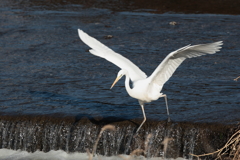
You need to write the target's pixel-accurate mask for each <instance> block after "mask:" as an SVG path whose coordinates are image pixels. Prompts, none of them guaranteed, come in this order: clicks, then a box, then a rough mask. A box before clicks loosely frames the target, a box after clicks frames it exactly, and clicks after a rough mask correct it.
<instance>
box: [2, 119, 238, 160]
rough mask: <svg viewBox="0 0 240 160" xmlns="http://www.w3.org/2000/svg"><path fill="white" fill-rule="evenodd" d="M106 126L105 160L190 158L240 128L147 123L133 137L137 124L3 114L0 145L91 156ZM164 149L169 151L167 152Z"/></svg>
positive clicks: (103, 140) (101, 148) (100, 150)
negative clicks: (115, 158)
mask: <svg viewBox="0 0 240 160" xmlns="http://www.w3.org/2000/svg"><path fill="white" fill-rule="evenodd" d="M106 124H111V125H114V126H115V127H116V131H104V132H103V134H102V136H101V138H100V140H99V142H98V144H97V151H96V152H97V153H98V154H101V155H106V156H110V155H118V154H129V153H131V152H132V151H134V150H135V149H143V150H145V151H146V155H147V156H149V157H153V156H154V157H156V156H157V157H159V156H166V157H171V158H176V157H184V158H189V157H190V155H189V153H194V154H203V153H209V152H213V151H215V150H217V149H219V148H220V147H222V146H223V145H224V144H225V143H226V142H227V140H228V138H229V137H230V136H231V135H232V134H233V132H234V131H235V129H236V126H234V125H222V124H207V123H204V124H203V123H191V122H171V123H167V122H165V121H160V122H156V121H147V122H146V123H145V124H144V126H143V128H142V129H141V130H140V131H139V133H138V134H134V132H135V131H136V128H137V127H138V124H140V121H138V120H121V119H117V118H114V117H112V118H108V120H104V119H103V120H101V119H100V120H99V119H98V120H96V119H89V118H87V117H61V116H59V115H58V116H56V115H46V116H34V115H29V116H24V115H22V116H9V115H2V116H0V146H1V148H8V149H14V150H18V149H20V150H26V151H29V152H34V151H36V150H40V151H44V152H48V151H50V150H64V151H67V152H86V150H87V149H89V150H90V151H92V148H93V146H94V144H95V142H96V139H97V137H98V135H99V133H100V130H101V128H102V127H103V126H104V125H106ZM149 135H150V136H149ZM164 140H165V142H166V140H168V143H165V144H164V143H162V142H163V141H164ZM146 144H147V148H146ZM166 144H167V146H166ZM164 145H165V147H167V150H166V151H165V152H164ZM209 158H210V159H211V157H209Z"/></svg>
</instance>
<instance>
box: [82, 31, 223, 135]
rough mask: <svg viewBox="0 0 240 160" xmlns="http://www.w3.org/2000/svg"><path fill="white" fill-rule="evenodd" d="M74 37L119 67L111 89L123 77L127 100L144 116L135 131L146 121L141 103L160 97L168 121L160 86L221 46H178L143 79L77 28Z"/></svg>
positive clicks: (129, 64) (126, 62)
mask: <svg viewBox="0 0 240 160" xmlns="http://www.w3.org/2000/svg"><path fill="white" fill-rule="evenodd" d="M78 34H79V37H80V39H81V40H82V41H83V42H84V43H85V44H86V45H88V46H89V47H90V48H92V49H91V50H89V52H90V53H92V54H93V55H95V56H99V57H101V58H105V59H106V60H108V61H109V62H112V63H113V64H115V65H117V66H118V67H119V68H121V70H120V71H119V72H118V75H117V78H116V80H115V81H114V82H113V84H112V86H111V88H112V87H113V86H114V85H115V84H116V83H117V81H118V80H119V79H120V78H122V77H123V76H124V75H125V76H126V79H125V88H126V90H127V92H128V94H129V95H130V96H131V97H133V98H135V99H138V102H139V104H140V106H141V108H142V113H143V117H144V119H143V121H142V123H141V125H140V126H139V127H138V129H137V132H138V131H139V129H140V128H141V127H142V125H143V124H144V122H145V121H146V115H145V111H144V104H145V103H148V102H151V101H155V100H157V99H159V98H161V97H164V98H165V103H166V108H167V114H168V118H169V111H168V104H167V95H166V94H163V93H160V92H161V90H162V87H163V85H164V83H166V82H167V81H168V79H169V78H170V77H171V76H172V74H173V73H174V71H175V70H176V69H177V68H178V66H179V65H180V64H181V63H182V62H183V61H184V60H185V59H187V58H193V57H199V56H202V55H206V54H214V53H216V52H217V51H219V50H220V48H222V47H221V45H222V44H223V43H222V41H219V42H215V43H207V44H198V45H194V46H191V45H188V46H185V47H182V48H180V49H178V50H176V51H174V52H171V53H170V54H169V55H168V56H167V57H166V58H165V59H164V60H163V61H162V62H161V63H160V65H159V66H158V67H157V68H156V69H155V71H154V72H153V73H152V75H151V76H149V77H147V75H146V74H145V73H144V72H143V71H142V70H140V69H139V68H138V67H137V66H136V65H135V64H134V63H132V62H131V61H130V60H128V59H127V58H125V57H123V56H122V55H120V54H118V53H116V52H114V51H113V50H111V49H110V48H108V47H107V46H105V45H103V44H102V43H101V42H99V41H98V40H96V39H95V38H93V37H91V36H89V35H88V34H86V33H85V32H83V31H82V30H80V29H78ZM130 80H131V81H132V83H133V87H132V88H131V87H130V86H129V81H130Z"/></svg>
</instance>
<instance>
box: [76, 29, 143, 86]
mask: <svg viewBox="0 0 240 160" xmlns="http://www.w3.org/2000/svg"><path fill="white" fill-rule="evenodd" d="M78 34H79V37H80V39H81V40H82V41H83V42H84V43H85V44H86V45H88V46H89V47H90V48H92V49H91V50H89V52H91V53H92V54H93V55H95V56H99V57H102V58H105V59H106V60H108V61H109V62H112V63H113V64H115V65H117V66H118V67H119V68H121V69H125V70H127V71H128V73H129V76H130V79H131V80H132V81H136V80H139V79H144V78H146V77H147V76H146V74H145V73H144V72H143V71H142V70H140V69H139V68H138V67H137V66H136V65H135V64H134V63H132V62H131V61H130V60H128V59H127V58H125V57H123V56H122V55H120V54H118V53H116V52H114V51H113V50H111V49H110V48H108V47H107V46H105V45H104V44H102V43H101V42H99V41H98V40H96V39H95V38H93V37H91V36H89V35H88V34H86V33H85V32H83V31H82V30H80V29H78Z"/></svg>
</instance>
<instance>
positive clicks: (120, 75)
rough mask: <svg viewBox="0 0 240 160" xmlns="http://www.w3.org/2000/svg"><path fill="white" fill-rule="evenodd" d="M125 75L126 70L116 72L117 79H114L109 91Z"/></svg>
mask: <svg viewBox="0 0 240 160" xmlns="http://www.w3.org/2000/svg"><path fill="white" fill-rule="evenodd" d="M125 74H126V70H123V69H122V70H120V71H119V72H118V75H117V78H116V79H115V81H114V82H113V84H112V86H111V88H110V89H112V87H113V86H114V85H115V84H116V83H117V82H118V81H119V79H121V78H122V76H124V75H125Z"/></svg>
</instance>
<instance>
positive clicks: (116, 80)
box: [110, 76, 122, 89]
mask: <svg viewBox="0 0 240 160" xmlns="http://www.w3.org/2000/svg"><path fill="white" fill-rule="evenodd" d="M121 77H122V76H118V77H117V78H116V79H115V81H114V82H113V84H112V86H111V88H110V89H112V87H113V86H114V85H115V84H116V83H117V82H118V80H119V79H120V78H121Z"/></svg>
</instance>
